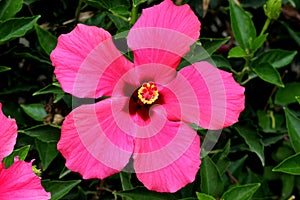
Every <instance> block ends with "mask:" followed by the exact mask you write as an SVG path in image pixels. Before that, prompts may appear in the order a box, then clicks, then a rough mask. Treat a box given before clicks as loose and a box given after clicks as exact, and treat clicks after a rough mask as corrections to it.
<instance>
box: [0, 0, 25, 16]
mask: <svg viewBox="0 0 300 200" xmlns="http://www.w3.org/2000/svg"><path fill="white" fill-rule="evenodd" d="M22 5H23V0H2V1H0V21H1V20H6V19H8V18H11V17H13V16H15V14H17V12H19V11H20V10H21V8H22Z"/></svg>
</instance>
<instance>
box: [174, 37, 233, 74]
mask: <svg viewBox="0 0 300 200" xmlns="http://www.w3.org/2000/svg"><path fill="white" fill-rule="evenodd" d="M229 39H230V38H229V37H227V38H201V39H200V42H196V43H195V44H193V45H192V46H191V50H190V52H189V53H188V54H186V55H185V56H184V59H183V60H182V62H181V63H180V64H179V66H178V70H179V69H181V68H183V67H185V66H188V65H191V64H193V63H195V62H198V61H201V60H205V59H208V58H210V57H211V55H212V54H213V53H214V52H215V51H216V50H218V49H219V48H220V47H221V46H222V45H223V44H225V43H226V42H228V40H229Z"/></svg>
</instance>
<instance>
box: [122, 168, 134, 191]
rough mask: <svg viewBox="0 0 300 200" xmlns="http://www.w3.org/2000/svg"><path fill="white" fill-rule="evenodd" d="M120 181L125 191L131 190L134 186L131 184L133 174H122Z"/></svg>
mask: <svg viewBox="0 0 300 200" xmlns="http://www.w3.org/2000/svg"><path fill="white" fill-rule="evenodd" d="M120 179H121V183H122V188H123V190H131V189H133V186H132V184H131V173H127V172H120Z"/></svg>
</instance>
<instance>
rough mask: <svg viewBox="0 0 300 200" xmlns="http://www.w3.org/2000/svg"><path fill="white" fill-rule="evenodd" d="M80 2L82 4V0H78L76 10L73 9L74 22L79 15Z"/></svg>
mask: <svg viewBox="0 0 300 200" xmlns="http://www.w3.org/2000/svg"><path fill="white" fill-rule="evenodd" d="M81 4H82V0H79V2H78V6H77V8H76V11H75V22H76V23H77V22H78V20H79V17H80V10H81Z"/></svg>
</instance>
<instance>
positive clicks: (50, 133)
mask: <svg viewBox="0 0 300 200" xmlns="http://www.w3.org/2000/svg"><path fill="white" fill-rule="evenodd" d="M19 132H20V133H23V134H26V135H28V136H30V137H34V138H36V139H38V140H41V141H42V142H46V143H51V142H58V140H59V137H60V128H58V127H54V126H50V125H46V124H42V125H38V126H34V127H31V128H28V129H25V130H19Z"/></svg>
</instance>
